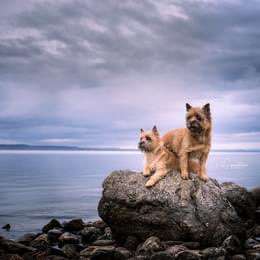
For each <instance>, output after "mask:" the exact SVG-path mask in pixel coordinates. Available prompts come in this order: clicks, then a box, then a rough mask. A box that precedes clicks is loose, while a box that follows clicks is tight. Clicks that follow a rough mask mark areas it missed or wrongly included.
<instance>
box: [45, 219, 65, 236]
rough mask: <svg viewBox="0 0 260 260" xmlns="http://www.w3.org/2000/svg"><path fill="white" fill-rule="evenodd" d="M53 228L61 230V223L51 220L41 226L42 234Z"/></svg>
mask: <svg viewBox="0 0 260 260" xmlns="http://www.w3.org/2000/svg"><path fill="white" fill-rule="evenodd" d="M54 228H62V225H61V223H60V222H59V221H58V220H57V219H55V218H54V219H52V220H51V221H50V222H49V223H48V224H46V225H45V226H43V228H42V232H43V233H47V232H48V231H49V230H51V229H54Z"/></svg>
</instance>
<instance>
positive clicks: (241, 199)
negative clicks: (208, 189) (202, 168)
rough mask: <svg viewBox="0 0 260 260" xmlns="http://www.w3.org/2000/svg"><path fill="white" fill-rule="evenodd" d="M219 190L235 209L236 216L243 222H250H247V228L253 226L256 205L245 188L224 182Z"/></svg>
mask: <svg viewBox="0 0 260 260" xmlns="http://www.w3.org/2000/svg"><path fill="white" fill-rule="evenodd" d="M221 188H222V190H223V192H224V194H225V196H226V197H227V199H228V200H229V201H230V202H231V204H232V205H233V207H234V208H235V209H236V211H237V214H238V216H239V217H240V218H242V219H243V220H244V221H248V220H252V221H251V222H249V227H250V226H253V224H254V220H255V210H256V203H255V200H254V198H253V196H252V194H251V193H250V192H248V191H247V190H246V189H245V188H243V187H241V186H239V185H237V184H234V183H232V182H224V183H222V184H221Z"/></svg>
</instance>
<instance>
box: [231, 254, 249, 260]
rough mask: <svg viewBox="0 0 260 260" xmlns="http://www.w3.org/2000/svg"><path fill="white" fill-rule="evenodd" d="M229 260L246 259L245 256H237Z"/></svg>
mask: <svg viewBox="0 0 260 260" xmlns="http://www.w3.org/2000/svg"><path fill="white" fill-rule="evenodd" d="M231 260H246V257H245V255H242V254H237V255H233V256H232V257H231Z"/></svg>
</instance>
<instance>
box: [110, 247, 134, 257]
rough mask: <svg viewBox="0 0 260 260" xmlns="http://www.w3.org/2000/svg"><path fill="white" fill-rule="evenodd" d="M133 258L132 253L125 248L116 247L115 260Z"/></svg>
mask: <svg viewBox="0 0 260 260" xmlns="http://www.w3.org/2000/svg"><path fill="white" fill-rule="evenodd" d="M131 256H132V254H131V252H130V251H129V250H127V249H126V248H124V247H116V248H115V251H114V259H115V260H125V259H129V258H130V257H131Z"/></svg>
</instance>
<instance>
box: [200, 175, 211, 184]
mask: <svg viewBox="0 0 260 260" xmlns="http://www.w3.org/2000/svg"><path fill="white" fill-rule="evenodd" d="M199 178H200V179H201V180H202V181H205V182H207V181H208V180H209V177H208V176H207V175H206V174H203V175H200V176H199Z"/></svg>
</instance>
